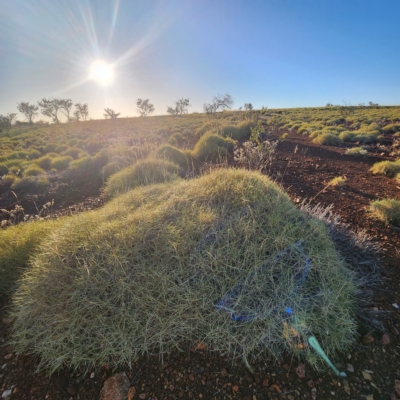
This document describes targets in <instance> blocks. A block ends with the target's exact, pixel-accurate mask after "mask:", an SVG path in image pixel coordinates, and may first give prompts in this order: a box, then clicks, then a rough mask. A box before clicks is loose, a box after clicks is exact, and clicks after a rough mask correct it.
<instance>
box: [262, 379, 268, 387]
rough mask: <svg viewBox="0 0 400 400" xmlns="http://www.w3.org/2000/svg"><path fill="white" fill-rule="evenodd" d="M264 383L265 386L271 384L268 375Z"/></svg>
mask: <svg viewBox="0 0 400 400" xmlns="http://www.w3.org/2000/svg"><path fill="white" fill-rule="evenodd" d="M262 385H263V386H264V387H267V386H269V378H268V377H267V378H265V379H264V380H263V383H262Z"/></svg>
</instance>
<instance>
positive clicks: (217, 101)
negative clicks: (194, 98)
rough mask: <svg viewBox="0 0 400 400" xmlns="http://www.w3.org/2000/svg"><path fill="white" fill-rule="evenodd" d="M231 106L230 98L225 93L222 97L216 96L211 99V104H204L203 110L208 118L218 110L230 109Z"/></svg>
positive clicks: (231, 100)
mask: <svg viewBox="0 0 400 400" xmlns="http://www.w3.org/2000/svg"><path fill="white" fill-rule="evenodd" d="M232 105H233V99H232V96H231V95H230V94H228V93H226V94H225V95H224V96H222V95H220V94H219V95H218V96H215V97H214V98H213V101H212V103H209V104H204V105H203V110H204V112H205V113H207V114H208V115H210V116H214V115H215V114H216V113H217V111H218V110H225V109H227V108H228V109H230V108H231V107H232Z"/></svg>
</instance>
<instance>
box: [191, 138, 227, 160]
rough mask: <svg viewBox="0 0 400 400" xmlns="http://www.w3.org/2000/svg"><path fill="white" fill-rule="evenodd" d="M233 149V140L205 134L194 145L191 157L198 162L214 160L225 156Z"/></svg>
mask: <svg viewBox="0 0 400 400" xmlns="http://www.w3.org/2000/svg"><path fill="white" fill-rule="evenodd" d="M234 147H235V141H234V140H233V139H230V138H223V137H222V136H219V135H217V134H213V133H207V134H205V135H203V136H202V137H201V138H200V139H199V141H198V142H197V143H196V145H195V146H194V149H193V151H192V155H193V157H194V158H197V159H199V160H214V159H216V158H218V157H221V156H226V155H227V154H228V152H230V151H233V149H234Z"/></svg>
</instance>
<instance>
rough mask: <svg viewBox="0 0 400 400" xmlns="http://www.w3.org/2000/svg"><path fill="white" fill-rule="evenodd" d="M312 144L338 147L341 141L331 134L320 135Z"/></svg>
mask: <svg viewBox="0 0 400 400" xmlns="http://www.w3.org/2000/svg"><path fill="white" fill-rule="evenodd" d="M312 142H313V143H316V144H322V145H324V146H340V144H341V143H342V140H341V139H340V138H339V137H338V136H336V135H333V134H332V133H322V134H321V135H318V136H317V137H315V138H314V139H313V141H312Z"/></svg>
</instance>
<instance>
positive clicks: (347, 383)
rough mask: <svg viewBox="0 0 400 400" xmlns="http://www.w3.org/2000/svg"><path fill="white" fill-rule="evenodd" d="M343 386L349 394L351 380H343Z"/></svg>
mask: <svg viewBox="0 0 400 400" xmlns="http://www.w3.org/2000/svg"><path fill="white" fill-rule="evenodd" d="M343 387H344V391H345V392H346V393H347V394H350V385H349V382H347V381H346V379H345V380H343Z"/></svg>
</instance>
